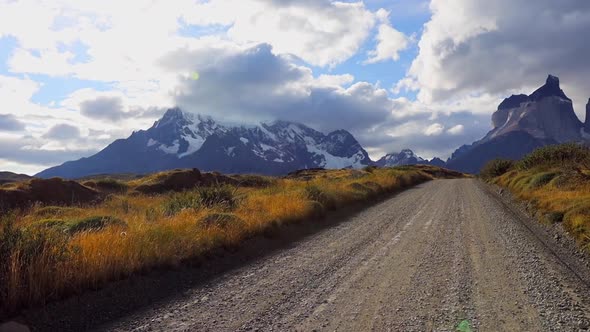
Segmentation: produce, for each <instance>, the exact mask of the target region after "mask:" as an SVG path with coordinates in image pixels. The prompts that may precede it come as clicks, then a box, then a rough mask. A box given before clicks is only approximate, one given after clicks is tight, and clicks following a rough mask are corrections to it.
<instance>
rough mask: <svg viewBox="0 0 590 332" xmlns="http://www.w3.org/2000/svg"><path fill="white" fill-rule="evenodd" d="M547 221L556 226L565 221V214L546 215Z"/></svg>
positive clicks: (552, 213)
mask: <svg viewBox="0 0 590 332" xmlns="http://www.w3.org/2000/svg"><path fill="white" fill-rule="evenodd" d="M545 220H546V221H547V222H549V223H550V224H555V223H558V222H561V221H562V220H563V212H550V213H547V214H546V215H545Z"/></svg>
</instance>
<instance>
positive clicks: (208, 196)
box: [198, 185, 238, 210]
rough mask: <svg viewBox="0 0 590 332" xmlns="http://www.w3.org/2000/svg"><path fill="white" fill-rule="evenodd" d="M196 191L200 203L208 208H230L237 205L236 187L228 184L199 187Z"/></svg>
mask: <svg viewBox="0 0 590 332" xmlns="http://www.w3.org/2000/svg"><path fill="white" fill-rule="evenodd" d="M198 193H199V198H200V201H201V204H202V205H203V206H205V207H208V208H213V207H221V208H225V209H229V210H231V209H234V208H235V207H236V206H237V205H238V198H237V196H236V189H235V188H234V187H232V186H230V185H223V186H214V187H204V188H199V189H198Z"/></svg>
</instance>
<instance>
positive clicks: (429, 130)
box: [424, 123, 445, 136]
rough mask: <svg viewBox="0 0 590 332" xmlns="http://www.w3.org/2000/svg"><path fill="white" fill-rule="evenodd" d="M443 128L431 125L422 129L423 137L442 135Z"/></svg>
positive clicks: (438, 124) (435, 124)
mask: <svg viewBox="0 0 590 332" xmlns="http://www.w3.org/2000/svg"><path fill="white" fill-rule="evenodd" d="M444 130H445V127H444V126H443V125H441V124H440V123H433V124H431V125H430V126H428V127H426V129H424V135H426V136H438V135H440V134H442V133H443V131H444Z"/></svg>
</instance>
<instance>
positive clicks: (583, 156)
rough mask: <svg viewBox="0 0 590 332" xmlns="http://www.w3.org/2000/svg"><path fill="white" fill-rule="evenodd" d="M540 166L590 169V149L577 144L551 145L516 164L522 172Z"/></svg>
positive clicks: (530, 154)
mask: <svg viewBox="0 0 590 332" xmlns="http://www.w3.org/2000/svg"><path fill="white" fill-rule="evenodd" d="M539 166H555V167H562V168H568V169H571V168H572V167H574V168H575V167H584V168H588V167H590V149H588V148H586V147H584V146H582V145H579V144H576V143H566V144H560V145H549V146H545V147H542V148H539V149H537V150H535V151H533V152H531V153H529V154H528V155H526V156H525V157H524V158H522V160H520V161H519V162H518V163H517V164H516V167H517V168H518V169H520V170H528V169H532V168H535V167H539Z"/></svg>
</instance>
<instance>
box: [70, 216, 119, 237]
mask: <svg viewBox="0 0 590 332" xmlns="http://www.w3.org/2000/svg"><path fill="white" fill-rule="evenodd" d="M107 226H121V227H126V226H127V224H126V223H125V222H124V221H123V220H121V219H119V218H116V217H112V216H94V217H88V218H83V219H78V220H71V221H68V222H67V224H66V231H67V232H68V233H70V234H75V233H80V232H94V231H100V230H102V229H103V228H105V227H107Z"/></svg>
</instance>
